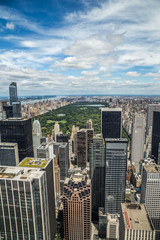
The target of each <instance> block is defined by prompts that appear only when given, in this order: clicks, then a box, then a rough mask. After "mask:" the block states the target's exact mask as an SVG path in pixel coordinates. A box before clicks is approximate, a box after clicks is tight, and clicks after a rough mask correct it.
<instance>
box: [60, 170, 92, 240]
mask: <svg viewBox="0 0 160 240" xmlns="http://www.w3.org/2000/svg"><path fill="white" fill-rule="evenodd" d="M63 207H64V213H63V216H64V217H63V222H64V238H65V240H76V239H77V240H78V239H82V240H91V181H90V179H87V178H86V176H84V175H82V174H81V173H77V174H74V175H72V176H71V177H70V178H67V179H66V180H65V183H64V194H63Z"/></svg>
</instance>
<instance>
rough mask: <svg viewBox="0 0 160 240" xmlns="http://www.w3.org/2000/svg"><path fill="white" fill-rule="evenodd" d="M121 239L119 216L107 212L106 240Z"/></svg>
mask: <svg viewBox="0 0 160 240" xmlns="http://www.w3.org/2000/svg"><path fill="white" fill-rule="evenodd" d="M112 239H113V240H119V216H118V214H107V217H106V240H112Z"/></svg>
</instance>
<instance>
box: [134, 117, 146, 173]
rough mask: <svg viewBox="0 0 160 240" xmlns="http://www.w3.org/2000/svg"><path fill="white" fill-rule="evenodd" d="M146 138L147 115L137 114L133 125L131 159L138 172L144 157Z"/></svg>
mask: <svg viewBox="0 0 160 240" xmlns="http://www.w3.org/2000/svg"><path fill="white" fill-rule="evenodd" d="M144 138H145V117H144V115H143V114H136V115H135V117H134V121H133V127H132V146H131V159H132V163H135V165H136V164H137V165H136V172H138V166H139V162H140V160H141V159H143V158H144Z"/></svg>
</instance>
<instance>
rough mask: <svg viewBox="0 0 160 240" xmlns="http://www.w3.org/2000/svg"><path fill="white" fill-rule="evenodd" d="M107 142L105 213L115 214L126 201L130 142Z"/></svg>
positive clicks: (110, 140) (124, 140)
mask: <svg viewBox="0 0 160 240" xmlns="http://www.w3.org/2000/svg"><path fill="white" fill-rule="evenodd" d="M105 142H106V170H105V213H110V214H115V213H120V204H121V203H123V202H124V201H125V185H126V169H127V144H128V140H127V139H124V138H121V139H109V138H107V139H105Z"/></svg>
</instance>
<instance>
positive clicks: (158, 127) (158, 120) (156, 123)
mask: <svg viewBox="0 0 160 240" xmlns="http://www.w3.org/2000/svg"><path fill="white" fill-rule="evenodd" d="M159 143H160V112H153V126H152V155H153V156H154V158H155V161H156V163H157V162H158V146H159Z"/></svg>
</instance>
